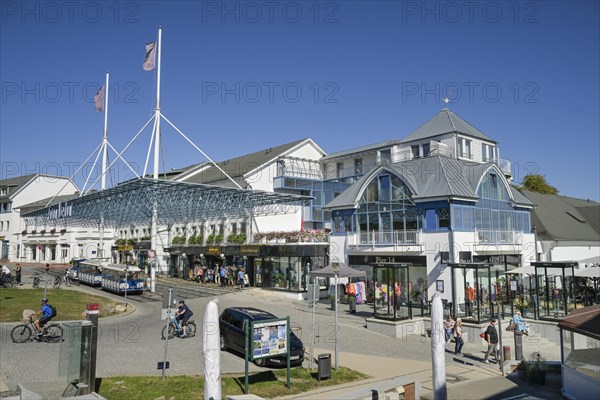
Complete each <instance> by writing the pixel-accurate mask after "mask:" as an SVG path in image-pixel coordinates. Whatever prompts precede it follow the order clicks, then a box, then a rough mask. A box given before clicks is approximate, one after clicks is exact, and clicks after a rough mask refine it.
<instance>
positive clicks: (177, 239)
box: [171, 236, 185, 244]
mask: <svg viewBox="0 0 600 400" xmlns="http://www.w3.org/2000/svg"><path fill="white" fill-rule="evenodd" d="M171 243H172V244H185V237H184V236H174V237H173V240H172V241H171Z"/></svg>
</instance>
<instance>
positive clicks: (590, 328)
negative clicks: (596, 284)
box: [558, 305, 600, 340]
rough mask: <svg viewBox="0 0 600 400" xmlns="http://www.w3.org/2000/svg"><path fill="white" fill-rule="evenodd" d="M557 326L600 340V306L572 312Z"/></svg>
mask: <svg viewBox="0 0 600 400" xmlns="http://www.w3.org/2000/svg"><path fill="white" fill-rule="evenodd" d="M558 326H559V327H560V328H562V329H566V330H568V331H571V332H575V333H580V334H582V335H585V336H589V337H592V338H594V339H596V340H600V305H595V306H590V307H584V308H580V309H578V310H573V311H571V312H570V313H569V315H567V316H566V317H565V318H564V319H563V320H562V321H560V322H559V323H558Z"/></svg>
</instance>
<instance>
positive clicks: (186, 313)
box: [176, 299, 193, 338]
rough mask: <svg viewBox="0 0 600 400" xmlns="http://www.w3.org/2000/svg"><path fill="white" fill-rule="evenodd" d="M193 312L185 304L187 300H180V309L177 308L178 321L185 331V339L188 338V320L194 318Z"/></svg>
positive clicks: (183, 335)
mask: <svg viewBox="0 0 600 400" xmlns="http://www.w3.org/2000/svg"><path fill="white" fill-rule="evenodd" d="M192 314H193V313H192V310H190V308H189V307H188V306H187V304H185V300H183V299H181V300H179V307H178V308H177V314H176V319H177V321H179V323H180V325H181V328H182V329H183V333H182V334H181V337H182V338H184V337H186V336H187V322H188V319H190V317H191V316H192Z"/></svg>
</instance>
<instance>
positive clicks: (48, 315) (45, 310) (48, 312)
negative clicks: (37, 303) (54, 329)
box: [33, 299, 52, 336]
mask: <svg viewBox="0 0 600 400" xmlns="http://www.w3.org/2000/svg"><path fill="white" fill-rule="evenodd" d="M40 314H41V315H42V317H41V318H39V319H36V320H35V321H33V325H34V326H35V329H37V333H36V334H35V336H42V328H43V327H44V325H46V324H47V323H48V322H49V321H50V320H51V319H52V308H50V306H49V305H48V299H42V309H41V310H40V311H36V312H34V313H33V315H34V316H38V315H40Z"/></svg>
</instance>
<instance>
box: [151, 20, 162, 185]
mask: <svg viewBox="0 0 600 400" xmlns="http://www.w3.org/2000/svg"><path fill="white" fill-rule="evenodd" d="M161 36H162V28H161V27H160V26H159V27H158V43H157V46H158V62H157V64H156V107H155V108H154V117H155V118H156V120H155V125H154V129H155V134H154V176H153V178H154V179H158V160H159V150H160V58H161V56H162V51H161V48H160V46H161Z"/></svg>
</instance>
